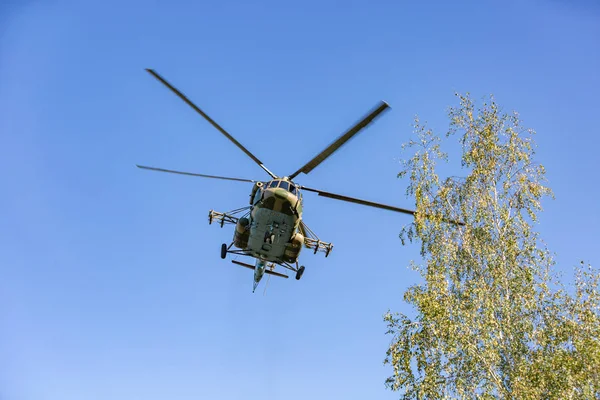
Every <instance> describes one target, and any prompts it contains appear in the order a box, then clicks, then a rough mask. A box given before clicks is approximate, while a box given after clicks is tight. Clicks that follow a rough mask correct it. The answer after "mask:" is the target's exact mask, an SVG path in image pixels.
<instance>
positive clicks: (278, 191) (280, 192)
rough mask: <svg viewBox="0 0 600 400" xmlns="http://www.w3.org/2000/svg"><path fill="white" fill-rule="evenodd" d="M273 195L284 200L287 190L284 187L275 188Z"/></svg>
mask: <svg viewBox="0 0 600 400" xmlns="http://www.w3.org/2000/svg"><path fill="white" fill-rule="evenodd" d="M274 194H275V197H277V198H279V199H282V200H285V199H287V196H288V192H287V190H285V189H275V193H274Z"/></svg>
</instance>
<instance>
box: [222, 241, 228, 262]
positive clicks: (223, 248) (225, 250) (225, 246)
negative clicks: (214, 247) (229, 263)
mask: <svg viewBox="0 0 600 400" xmlns="http://www.w3.org/2000/svg"><path fill="white" fill-rule="evenodd" d="M225 257H227V244H225V243H223V244H222V245H221V258H222V259H225Z"/></svg>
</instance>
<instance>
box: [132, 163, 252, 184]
mask: <svg viewBox="0 0 600 400" xmlns="http://www.w3.org/2000/svg"><path fill="white" fill-rule="evenodd" d="M136 167H138V168H142V169H148V170H150V171H159V172H168V173H171V174H179V175H189V176H199V177H201V178H213V179H224V180H227V181H238V182H250V183H255V182H258V181H253V180H252V179H244V178H228V177H226V176H215V175H204V174H196V173H193V172H183V171H175V170H172V169H164V168H154V167H146V166H145V165H137V164H136Z"/></svg>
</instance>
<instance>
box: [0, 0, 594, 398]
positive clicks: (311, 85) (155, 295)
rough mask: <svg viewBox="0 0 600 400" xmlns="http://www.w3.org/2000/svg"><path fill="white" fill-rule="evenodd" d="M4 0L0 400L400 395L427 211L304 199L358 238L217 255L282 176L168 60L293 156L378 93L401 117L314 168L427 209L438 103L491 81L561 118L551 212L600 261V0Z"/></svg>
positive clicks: (313, 177) (322, 178)
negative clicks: (251, 256) (409, 291)
mask: <svg viewBox="0 0 600 400" xmlns="http://www.w3.org/2000/svg"><path fill="white" fill-rule="evenodd" d="M483 3H484V2H476V1H463V2H452V4H449V2H445V1H430V2H399V1H376V2H367V1H351V2H335V1H314V0H310V1H304V2H293V3H290V2H277V1H257V2H245V1H222V2H191V1H189V2H181V1H180V2H178V1H173V2H170V4H168V3H167V2H148V1H144V2H142V1H128V2H117V1H114V0H107V1H102V2H89V1H88V2H83V1H82V2H74V1H73V2H68V1H45V2H44V1H30V2H24V1H23V2H2V5H0V110H2V111H1V115H2V118H0V169H1V171H2V173H1V174H0V177H1V187H2V196H0V210H2V211H1V214H0V221H1V223H0V273H1V276H2V278H1V279H0V326H1V329H0V359H1V360H2V362H1V363H0V398H2V399H10V400H13V399H14V400H33V399H36V400H37V399H45V400H54V399H56V400H58V399H60V400H70V399H81V398H85V399H106V398H111V399H145V400H150V399H163V398H166V397H168V398H178V399H197V398H222V399H237V398H245V399H255V398H256V399H258V398H261V399H264V398H266V399H276V398H282V397H286V398H289V399H305V398H344V399H364V398H381V399H392V398H396V397H397V395H396V394H394V393H392V392H389V391H387V390H386V389H385V388H384V380H385V378H386V377H387V376H388V375H389V374H390V373H391V371H390V370H389V369H388V368H387V367H384V366H383V365H382V361H383V359H384V357H385V350H386V347H387V344H388V342H389V339H390V338H388V337H386V336H385V335H384V332H385V325H384V323H383V321H382V315H383V314H384V312H385V311H386V310H387V309H388V308H391V309H392V310H395V311H403V312H410V309H409V308H408V307H407V306H406V305H405V304H404V303H403V300H402V293H403V291H404V290H405V289H406V288H407V287H408V286H409V285H411V284H413V283H415V282H416V281H417V279H418V277H417V275H416V274H415V273H414V272H412V271H410V270H409V269H408V268H407V265H408V263H409V261H410V260H411V259H418V248H417V246H416V245H414V246H408V247H402V246H401V245H400V241H399V239H398V233H399V231H400V229H401V228H402V226H403V225H404V224H406V223H409V222H410V219H409V218H408V217H406V216H404V215H397V214H394V213H389V212H385V211H382V210H376V209H370V208H366V207H360V206H357V205H353V204H346V203H341V202H336V201H334V200H330V199H324V198H319V197H317V196H312V195H311V194H308V193H307V194H306V196H305V219H306V222H307V224H308V225H309V226H310V227H311V228H312V229H313V230H314V231H315V232H316V233H317V234H318V235H319V236H320V237H321V238H322V239H324V240H327V241H331V242H333V243H334V244H335V248H334V250H333V252H332V253H331V255H330V257H329V258H327V259H325V258H324V257H323V256H322V255H316V256H315V255H312V254H311V253H309V252H304V253H303V255H302V262H303V264H304V265H306V267H307V268H306V273H305V274H304V277H303V278H302V280H301V281H300V282H297V281H295V280H293V279H288V280H281V279H275V278H273V279H271V281H270V283H269V287H268V291H267V294H266V296H263V288H264V282H263V284H262V285H261V286H260V288H259V289H257V292H256V293H255V294H252V290H251V289H252V273H251V272H250V271H248V270H246V269H243V268H239V267H236V266H234V265H232V264H231V263H230V262H229V261H223V260H221V259H220V258H219V247H220V244H221V243H222V242H228V241H230V240H231V236H232V230H231V229H219V228H218V227H215V226H209V225H208V224H207V213H208V210H210V209H216V210H221V211H227V210H231V209H235V208H238V207H242V206H244V205H245V204H246V201H247V198H248V197H247V196H248V193H249V190H250V185H249V184H248V185H246V184H243V183H233V182H226V181H213V180H202V179H200V178H198V179H194V178H188V177H180V176H170V175H167V174H158V173H151V172H147V171H142V170H138V169H136V168H135V166H134V165H135V164H136V163H141V164H148V165H154V166H162V167H164V168H174V169H182V170H190V171H196V172H199V173H205V174H217V175H226V176H240V177H247V178H250V179H264V178H266V175H265V174H264V172H263V171H262V170H261V169H260V168H259V167H257V166H256V165H255V164H254V163H253V162H252V160H250V159H249V158H247V157H245V155H244V154H243V153H242V152H241V151H239V149H237V148H236V147H235V146H233V145H232V144H231V143H229V142H228V141H227V140H226V139H225V138H224V137H222V136H221V135H220V134H219V133H218V132H217V131H216V130H214V129H213V128H212V127H211V126H210V125H209V124H208V123H206V122H205V121H204V120H202V119H201V118H200V117H199V116H198V115H196V114H195V113H194V112H193V111H191V110H190V109H189V108H187V106H186V105H185V104H184V103H183V102H181V101H180V100H179V99H177V98H176V97H175V96H174V95H172V94H171V93H170V92H169V91H167V90H166V89H165V88H163V87H161V85H160V84H159V83H158V82H156V81H155V80H154V79H153V78H152V77H151V76H150V75H148V74H147V73H146V72H144V68H147V67H151V68H155V69H156V70H157V71H158V72H159V73H161V74H162V75H164V76H165V77H166V78H167V79H168V80H170V81H171V82H172V83H173V84H175V85H176V86H178V87H179V88H180V89H181V90H182V91H183V92H184V93H186V94H188V95H189V97H190V98H192V99H193V100H194V101H195V102H196V103H197V104H198V105H199V106H200V107H201V108H203V109H204V110H205V111H206V112H207V113H209V115H211V116H212V117H213V118H214V119H215V120H216V121H218V122H219V123H220V124H221V125H223V126H224V127H225V129H228V130H229V131H230V132H231V133H232V134H233V135H234V136H236V138H237V139H238V140H239V141H240V142H242V143H243V144H244V145H245V146H247V147H248V148H249V149H250V151H252V152H254V153H255V154H256V155H257V156H258V157H259V158H260V159H261V160H263V161H264V162H265V164H266V165H267V166H268V167H269V168H270V169H271V170H273V171H274V172H275V173H278V174H282V175H283V174H287V173H291V172H293V171H295V170H296V169H297V168H298V167H299V166H301V165H303V164H304V163H305V162H306V161H308V160H309V159H310V158H312V157H313V156H314V155H315V154H316V153H317V152H319V151H320V150H321V149H323V148H324V147H325V146H326V145H328V144H329V143H330V142H331V141H332V140H333V139H334V138H335V137H337V136H338V135H339V134H341V133H342V132H343V131H344V130H345V129H346V128H348V127H349V126H350V125H351V124H352V123H354V122H355V121H356V120H357V119H358V118H360V117H361V116H362V115H363V114H364V113H366V112H367V111H368V110H369V109H370V108H371V107H372V106H373V105H375V104H376V103H377V101H379V100H380V99H383V100H386V101H387V102H389V104H390V105H391V107H392V110H391V111H390V112H388V113H387V114H386V115H385V116H383V117H382V118H380V119H379V120H378V121H377V122H376V123H375V124H374V125H372V126H371V127H370V128H369V129H368V130H366V131H364V132H363V133H361V135H360V136H358V137H357V138H355V139H354V140H353V141H351V142H350V143H349V144H348V145H347V146H346V147H344V148H343V150H341V151H340V152H339V153H336V154H335V155H334V156H332V157H331V158H330V159H328V160H327V161H326V162H325V163H323V164H322V165H320V166H319V167H318V168H317V169H315V170H314V171H313V172H312V173H311V174H310V175H307V176H300V177H299V178H298V181H299V182H300V183H302V184H305V185H307V186H311V187H317V188H320V189H323V190H328V191H333V192H338V193H342V194H347V195H350V196H356V197H362V198H367V199H371V200H374V201H381V202H386V203H390V204H396V205H399V206H405V207H411V206H412V201H411V199H409V198H406V197H405V195H404V192H405V189H406V184H407V182H406V181H405V180H399V179H397V178H396V174H397V172H398V171H399V169H400V165H399V163H398V159H399V158H400V157H402V155H403V154H402V153H401V149H400V145H401V144H402V143H403V142H404V141H406V140H408V139H409V138H410V135H411V132H412V131H411V123H412V120H413V117H414V115H415V114H419V115H420V117H421V118H422V119H423V120H427V121H428V122H429V124H430V126H431V127H432V128H434V129H436V130H437V131H438V132H439V133H443V132H445V130H446V128H447V119H446V109H447V107H448V106H450V105H453V104H455V99H454V96H453V92H454V91H461V92H464V91H469V92H471V93H472V94H473V96H474V97H476V98H480V97H482V96H485V95H487V94H490V93H493V94H495V96H496V99H497V101H498V102H499V103H500V104H501V105H502V106H503V107H505V108H506V109H507V110H512V109H516V110H518V111H519V112H520V113H521V116H522V118H523V120H524V122H525V124H526V125H527V126H529V127H532V128H534V129H536V130H537V132H538V135H537V137H536V140H537V143H538V153H537V155H538V157H537V159H538V160H539V161H540V162H541V163H543V164H544V165H545V166H546V167H547V170H548V178H549V181H550V185H551V186H552V188H553V189H554V191H555V194H556V200H553V201H552V200H550V199H548V200H547V201H546V202H545V203H544V206H545V212H544V213H543V215H542V217H541V222H540V224H539V226H538V230H539V231H540V232H541V234H542V237H543V238H544V240H545V241H546V242H547V243H548V245H549V247H550V249H551V250H553V251H555V252H556V253H557V260H558V262H559V267H560V268H561V269H563V270H565V271H567V272H568V271H569V269H570V268H571V266H572V265H574V264H576V263H578V262H579V261H580V260H585V261H587V262H591V263H594V264H596V265H598V262H599V261H600V260H599V257H598V254H597V253H596V252H595V250H596V247H597V243H598V239H599V237H600V235H599V232H600V228H599V226H600V224H599V222H600V221H599V213H598V200H597V199H598V196H600V190H599V189H598V183H599V182H598V181H599V179H598V175H597V171H598V170H599V166H600V165H599V161H598V155H597V154H598V150H597V149H598V145H599V144H600V142H599V140H598V128H597V126H598V124H597V116H598V111H599V110H600V100H598V92H599V89H600V78H599V74H598V71H600V42H599V41H598V38H600V6H598V5H597V3H596V4H594V2H593V1H583V0H581V1H574V2H567V1H562V0H538V1H528V2H517V1H504V2H485V3H486V4H483Z"/></svg>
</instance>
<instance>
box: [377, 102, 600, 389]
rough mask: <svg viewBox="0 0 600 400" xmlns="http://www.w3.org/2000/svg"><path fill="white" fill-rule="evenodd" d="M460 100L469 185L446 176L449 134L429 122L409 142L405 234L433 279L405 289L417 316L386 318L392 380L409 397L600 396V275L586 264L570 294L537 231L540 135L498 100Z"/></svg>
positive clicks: (542, 184) (455, 118)
mask: <svg viewBox="0 0 600 400" xmlns="http://www.w3.org/2000/svg"><path fill="white" fill-rule="evenodd" d="M457 98H458V101H459V104H458V105H457V106H456V107H453V108H451V109H450V111H449V118H450V129H449V131H448V133H447V135H446V137H445V138H444V140H453V139H454V140H459V142H460V144H461V146H462V154H461V163H462V167H463V171H465V173H464V175H465V176H464V177H463V178H456V177H452V178H447V179H442V178H441V177H440V176H439V175H438V172H437V171H438V170H439V163H440V162H442V161H447V154H446V153H444V152H443V151H442V144H443V141H442V138H441V137H440V136H437V135H435V134H434V133H433V132H432V131H431V130H430V129H428V128H427V126H425V125H424V124H422V123H420V122H419V120H418V119H417V120H416V121H415V134H416V139H415V140H412V141H410V142H409V143H407V144H406V145H405V147H406V148H408V149H410V150H411V153H412V152H414V155H413V156H412V157H410V158H409V159H407V160H406V161H405V162H404V165H403V169H402V171H401V172H400V174H399V176H407V177H409V180H410V184H409V186H408V189H407V194H408V195H409V196H411V197H414V199H415V201H416V211H417V214H416V216H415V219H414V222H413V223H412V224H411V225H409V226H407V227H406V228H405V229H403V230H402V232H401V234H400V238H401V240H402V243H403V244H407V243H408V242H414V243H418V244H419V245H420V249H421V256H422V260H421V262H420V263H414V262H413V263H411V266H412V268H414V269H416V270H417V271H418V272H419V273H420V275H421V277H422V282H421V283H419V284H416V285H414V286H411V287H410V288H409V289H408V290H407V291H406V292H405V293H404V299H405V301H406V302H408V303H409V304H410V305H411V306H412V307H413V308H414V315H410V316H409V315H403V314H398V313H391V312H388V313H387V314H386V315H385V317H384V319H385V321H386V323H387V326H388V334H389V335H390V336H391V338H392V340H391V344H390V346H389V348H388V350H387V357H386V359H385V363H386V364H389V365H390V366H391V369H392V374H391V376H390V377H389V378H388V379H387V382H386V385H387V386H388V387H389V388H390V389H391V390H394V391H398V392H399V393H400V394H401V398H402V399H441V398H469V399H470V398H480V399H579V398H581V399H594V398H595V399H598V398H600V373H599V371H600V295H599V292H598V272H597V271H596V270H595V269H593V268H592V267H591V266H589V265H584V264H582V265H580V266H578V267H576V278H577V279H576V281H575V284H574V285H572V286H571V287H564V286H562V285H561V283H560V280H559V279H558V278H557V275H556V274H555V273H554V270H553V268H554V261H553V259H552V256H551V253H550V251H549V250H548V249H547V248H546V246H545V245H544V244H543V242H542V241H541V240H540V237H539V234H538V233H537V232H536V231H535V229H534V227H535V224H536V222H537V218H538V214H539V212H540V211H541V210H542V206H541V201H542V199H543V198H546V197H552V192H551V190H550V188H549V187H548V186H546V180H545V170H544V167H543V166H542V165H540V164H538V163H536V162H535V160H534V155H535V151H534V143H533V140H532V138H533V135H534V132H533V130H531V129H525V128H523V126H522V122H521V120H520V117H519V115H518V114H517V113H514V112H513V113H504V112H503V111H502V110H501V109H500V108H499V106H498V105H497V104H496V102H495V100H494V98H493V97H490V98H489V99H486V100H485V101H483V104H482V105H480V106H476V105H475V103H474V102H473V100H472V99H471V97H470V96H469V95H468V94H466V95H457ZM452 220H455V221H462V222H463V223H464V225H456V224H451V223H448V222H447V221H452Z"/></svg>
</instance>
